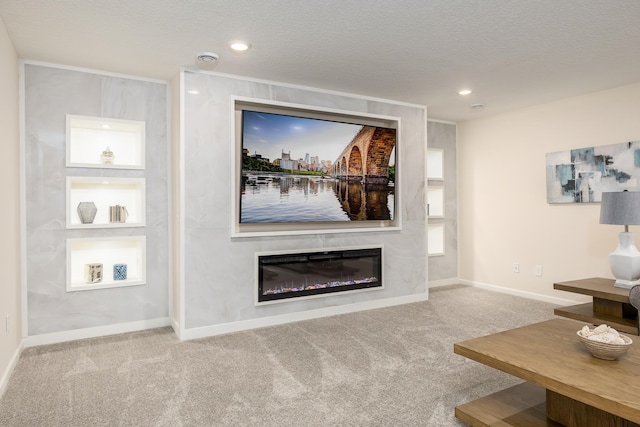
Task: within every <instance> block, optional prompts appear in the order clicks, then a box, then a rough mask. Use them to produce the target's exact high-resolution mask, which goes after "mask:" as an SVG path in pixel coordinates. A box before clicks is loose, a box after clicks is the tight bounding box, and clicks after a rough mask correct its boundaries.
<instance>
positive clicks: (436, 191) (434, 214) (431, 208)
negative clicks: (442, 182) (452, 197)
mask: <svg viewBox="0 0 640 427" xmlns="http://www.w3.org/2000/svg"><path fill="white" fill-rule="evenodd" d="M427 206H428V213H429V217H430V218H443V217H444V187H428V188H427Z"/></svg>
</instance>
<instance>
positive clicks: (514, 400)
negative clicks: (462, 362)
mask: <svg viewBox="0 0 640 427" xmlns="http://www.w3.org/2000/svg"><path fill="white" fill-rule="evenodd" d="M583 325H584V323H581V322H576V321H573V320H566V319H553V320H548V321H546V322H541V323H536V324H533V325H529V326H524V327H522V328H517V329H512V330H509V331H504V332H500V333H497V334H493V335H488V336H485V337H480V338H475V339H471V340H468V341H463V342H461V343H458V344H455V345H454V352H455V353H456V354H459V355H461V356H465V357H467V358H469V359H472V360H475V361H477V362H480V363H482V364H484V365H487V366H491V367H493V368H496V369H499V370H501V371H503V372H506V373H508V374H511V375H514V376H516V377H518V378H522V379H523V380H525V381H527V382H526V383H523V384H520V385H517V386H515V387H511V388H509V389H507V390H504V391H501V392H498V393H495V394H492V395H490V396H487V397H484V398H481V399H478V400H475V401H473V402H470V403H466V404H463V405H460V406H458V407H456V409H455V414H456V417H457V418H459V419H460V420H462V421H464V422H466V423H468V424H470V425H472V426H521V427H524V426H526V427H537V426H571V427H601V426H616V427H632V426H633V427H637V426H640V424H638V423H640V340H638V338H637V337H631V338H632V339H635V341H634V343H633V344H632V346H631V348H630V349H629V351H628V352H627V353H626V354H624V355H623V356H622V357H620V358H619V359H618V360H614V361H607V360H601V359H597V358H595V357H593V356H592V355H591V353H589V351H588V350H587V349H586V348H584V346H583V345H582V344H581V343H580V341H579V339H578V337H577V335H576V332H577V331H578V330H579V329H581V327H582V326H583Z"/></svg>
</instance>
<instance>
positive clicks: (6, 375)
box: [0, 341, 24, 398]
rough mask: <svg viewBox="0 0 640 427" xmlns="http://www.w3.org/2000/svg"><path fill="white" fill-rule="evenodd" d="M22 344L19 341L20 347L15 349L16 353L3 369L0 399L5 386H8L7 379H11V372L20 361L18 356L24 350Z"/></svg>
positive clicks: (0, 382) (0, 380)
mask: <svg viewBox="0 0 640 427" xmlns="http://www.w3.org/2000/svg"><path fill="white" fill-rule="evenodd" d="M23 345H24V342H23V341H20V345H18V348H16V351H15V352H14V353H13V356H12V357H11V360H10V361H9V366H7V369H5V371H4V373H3V374H2V378H0V398H2V396H4V392H5V391H6V390H7V386H8V385H9V379H10V378H11V374H12V373H13V370H14V369H15V368H16V365H17V364H18V360H19V359H20V355H21V354H22V349H23V348H24V346H23Z"/></svg>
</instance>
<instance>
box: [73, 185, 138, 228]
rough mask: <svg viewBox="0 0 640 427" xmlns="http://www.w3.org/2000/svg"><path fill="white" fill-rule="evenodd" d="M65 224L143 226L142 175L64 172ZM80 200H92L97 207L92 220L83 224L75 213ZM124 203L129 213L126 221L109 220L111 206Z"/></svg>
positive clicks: (77, 225) (107, 226)
mask: <svg viewBox="0 0 640 427" xmlns="http://www.w3.org/2000/svg"><path fill="white" fill-rule="evenodd" d="M66 194H67V209H66V211H67V212H66V217H67V220H66V227H67V228H68V229H72V228H111V227H144V226H145V223H146V215H145V179H144V178H121V177H118V178H112V177H86V176H67V191H66ZM80 202H93V203H94V204H95V206H96V208H97V212H96V216H95V218H94V220H93V222H92V223H90V224H83V223H82V222H81V220H80V216H79V214H78V211H77V209H78V205H79V204H80ZM116 205H118V206H124V207H125V208H126V212H127V213H128V215H127V216H126V221H125V222H111V219H110V207H111V206H116Z"/></svg>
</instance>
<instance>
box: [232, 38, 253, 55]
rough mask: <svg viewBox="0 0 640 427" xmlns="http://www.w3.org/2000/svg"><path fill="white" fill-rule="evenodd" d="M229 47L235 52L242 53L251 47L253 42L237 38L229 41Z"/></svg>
mask: <svg viewBox="0 0 640 427" xmlns="http://www.w3.org/2000/svg"><path fill="white" fill-rule="evenodd" d="M229 48H230V49H231V50H232V51H234V52H239V53H242V52H246V51H248V50H249V49H251V43H247V42H243V41H241V40H236V41H232V42H231V43H229Z"/></svg>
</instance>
